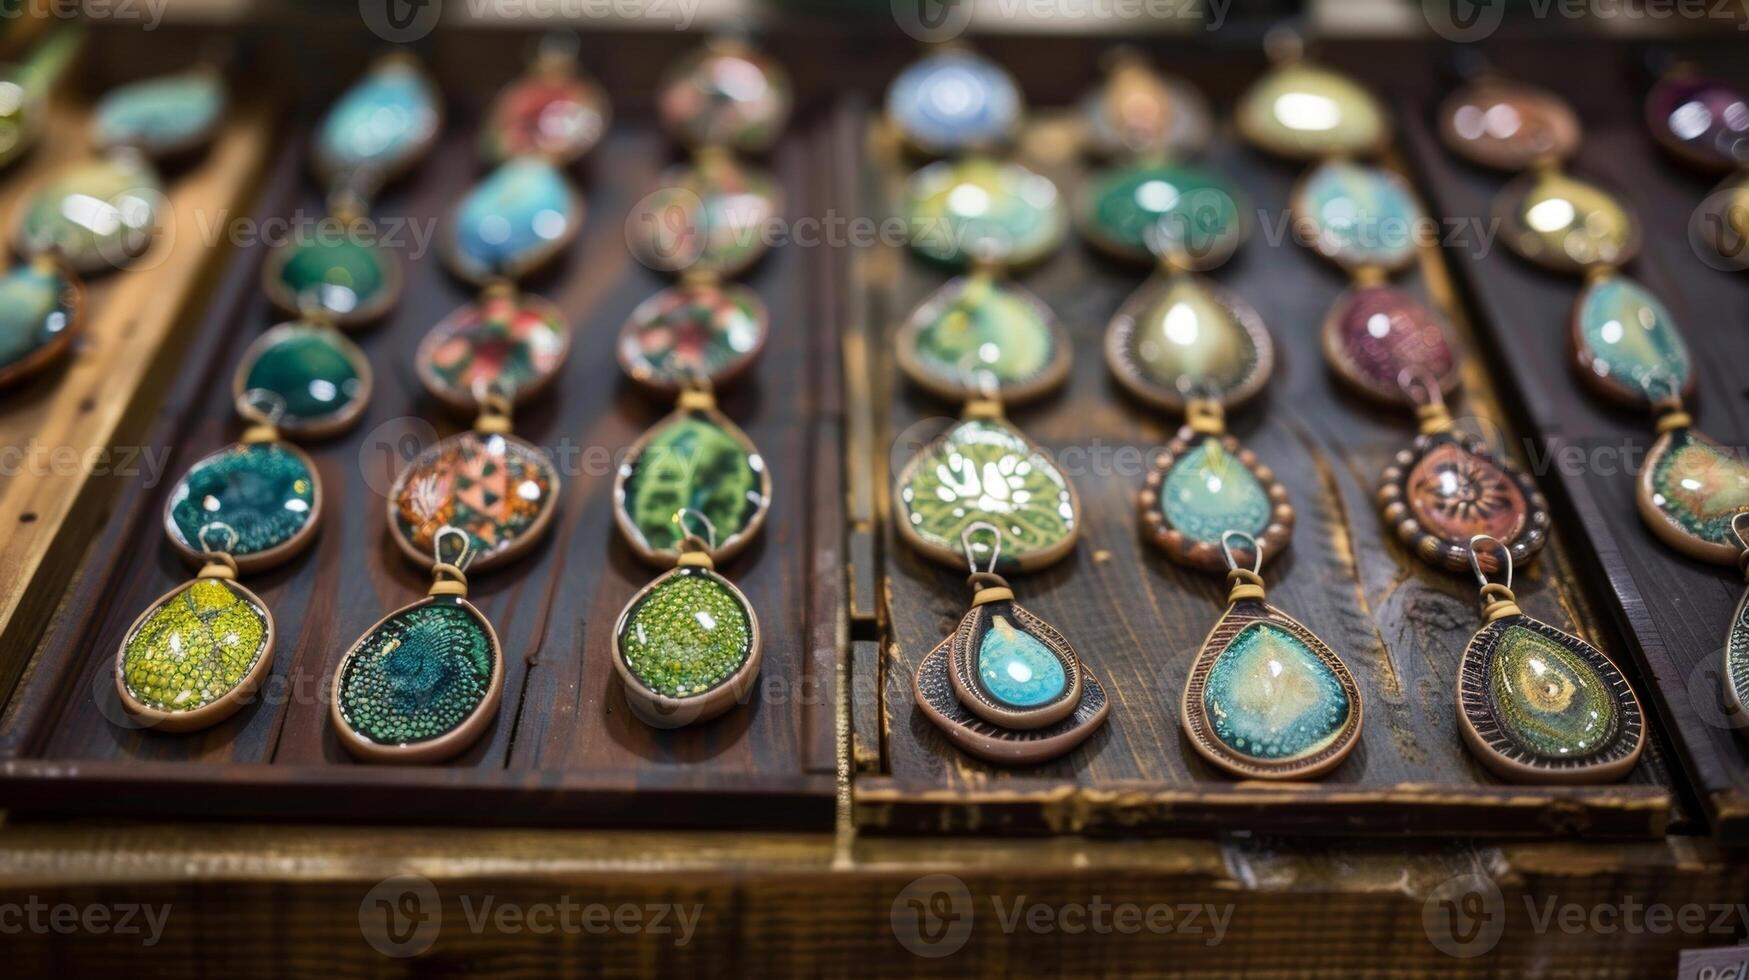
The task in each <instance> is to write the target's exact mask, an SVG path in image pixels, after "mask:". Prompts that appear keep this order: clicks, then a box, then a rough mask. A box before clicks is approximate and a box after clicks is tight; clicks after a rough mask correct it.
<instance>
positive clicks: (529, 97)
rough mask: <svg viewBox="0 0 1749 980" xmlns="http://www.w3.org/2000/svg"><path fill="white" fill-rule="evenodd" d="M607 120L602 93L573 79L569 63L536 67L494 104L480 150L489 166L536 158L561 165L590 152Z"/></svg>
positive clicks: (589, 81)
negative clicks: (490, 163) (560, 65)
mask: <svg viewBox="0 0 1749 980" xmlns="http://www.w3.org/2000/svg"><path fill="white" fill-rule="evenodd" d="M611 118H612V110H611V109H610V108H609V107H608V102H607V93H605V92H603V91H602V90H601V86H600V85H597V84H596V83H595V81H594V80H593V79H588V78H583V77H581V76H580V75H578V74H576V72H575V70H574V66H572V65H571V64H570V63H569V61H568V59H567V60H566V63H565V64H564V66H563V67H562V68H555V69H554V70H550V71H549V70H544V69H543V68H542V67H541V65H540V64H538V63H537V64H536V66H535V70H534V71H532V72H530V73H529V74H528V75H527V76H526V77H524V78H521V79H518V80H517V81H514V82H511V83H510V85H508V86H507V87H505V89H504V90H503V91H502V92H500V93H498V97H497V98H496V99H494V100H493V102H492V108H491V109H490V110H489V111H488V112H487V114H486V121H485V123H484V124H483V125H482V126H481V127H480V150H481V153H482V154H483V155H484V156H485V158H486V159H487V160H490V161H492V162H494V163H503V162H504V161H506V160H509V159H511V158H513V157H521V156H537V157H541V158H543V159H546V160H549V161H551V162H553V163H556V164H559V165H561V166H562V165H565V164H570V163H574V162H576V161H577V160H579V159H581V158H582V157H583V155H584V154H586V153H588V152H589V151H590V150H592V149H594V148H595V145H596V144H597V143H600V142H601V138H602V137H603V136H606V135H607V127H608V122H609V120H610V119H611Z"/></svg>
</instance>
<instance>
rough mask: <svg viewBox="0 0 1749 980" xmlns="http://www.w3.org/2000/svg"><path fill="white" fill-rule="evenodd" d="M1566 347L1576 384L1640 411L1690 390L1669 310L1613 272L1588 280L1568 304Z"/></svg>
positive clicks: (1690, 369)
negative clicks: (1569, 317)
mask: <svg viewBox="0 0 1749 980" xmlns="http://www.w3.org/2000/svg"><path fill="white" fill-rule="evenodd" d="M1571 343H1572V352H1573V367H1574V368H1575V369H1576V370H1577V371H1578V372H1579V378H1580V380H1582V381H1584V382H1585V383H1586V384H1587V385H1588V386H1589V387H1591V388H1592V390H1594V391H1596V392H1597V393H1598V394H1601V395H1603V396H1604V397H1605V398H1608V399H1610V400H1611V401H1614V402H1617V403H1620V404H1625V405H1632V406H1637V407H1641V408H1645V407H1650V406H1652V405H1654V404H1656V403H1658V402H1662V401H1665V400H1667V399H1669V398H1671V397H1672V396H1686V395H1687V394H1689V393H1690V392H1692V391H1693V389H1694V365H1693V362H1692V359H1691V358H1690V357H1689V353H1688V344H1687V342H1686V341H1684V340H1683V339H1682V331H1681V330H1680V329H1678V328H1677V326H1676V321H1675V319H1674V318H1673V317H1671V315H1670V310H1669V309H1668V308H1666V307H1665V306H1664V304H1663V303H1661V302H1659V300H1658V297H1656V296H1653V295H1652V293H1651V291H1650V290H1648V289H1646V287H1644V286H1642V285H1640V284H1639V283H1637V282H1635V281H1633V280H1632V279H1629V278H1627V277H1626V276H1623V275H1619V274H1612V275H1609V276H1607V277H1604V278H1599V279H1595V280H1593V281H1592V282H1591V283H1590V284H1588V285H1587V286H1586V287H1585V291H1584V292H1583V293H1580V294H1579V300H1578V302H1577V303H1575V304H1574V307H1573V317H1572V331H1571Z"/></svg>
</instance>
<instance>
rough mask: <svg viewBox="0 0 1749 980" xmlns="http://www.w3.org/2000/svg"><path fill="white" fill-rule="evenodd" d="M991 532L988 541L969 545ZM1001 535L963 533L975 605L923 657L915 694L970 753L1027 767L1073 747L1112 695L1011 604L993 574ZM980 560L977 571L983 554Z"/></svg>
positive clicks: (1058, 640) (1038, 622)
mask: <svg viewBox="0 0 1749 980" xmlns="http://www.w3.org/2000/svg"><path fill="white" fill-rule="evenodd" d="M976 532H985V533H987V534H988V535H989V537H990V538H991V542H992V543H991V544H989V545H988V546H985V547H979V546H977V545H974V544H973V542H972V536H973V534H974V533H976ZM1002 542H1003V535H1002V532H1001V530H1000V529H998V528H997V527H996V526H995V525H993V524H988V523H984V522H977V523H974V524H971V525H969V526H967V527H966V529H965V530H964V532H963V533H962V535H961V550H962V553H964V554H965V555H967V556H969V557H968V564H969V565H970V566H971V568H972V575H971V578H970V579H969V580H968V581H969V584H970V585H971V586H972V588H973V589H974V590H975V594H974V596H973V598H972V606H971V608H970V609H968V610H967V611H966V614H965V616H964V617H962V618H961V619H960V623H959V627H958V628H957V629H955V630H954V632H953V633H952V634H951V635H949V636H948V637H947V638H946V639H944V640H942V642H941V643H940V644H938V645H937V646H936V647H935V649H933V650H931V651H930V652H929V654H928V655H927V656H925V657H924V659H923V663H922V664H921V665H920V666H919V667H918V669H917V672H916V674H914V675H913V676H912V695H913V697H914V698H915V699H916V702H917V706H918V707H919V708H920V709H921V710H922V711H923V714H924V716H925V717H927V718H928V719H929V720H930V721H932V722H934V723H935V724H936V725H937V726H938V727H939V728H941V730H942V731H943V732H944V733H946V735H947V737H948V739H949V740H950V741H952V742H953V743H954V744H955V745H957V746H959V747H960V749H962V750H963V751H965V752H968V753H970V754H972V755H975V756H977V757H979V758H981V759H986V760H988V761H990V762H997V763H1002V764H1005V765H1029V764H1033V763H1039V762H1045V761H1047V760H1050V759H1054V758H1056V757H1057V756H1059V755H1062V754H1063V753H1065V752H1067V751H1069V750H1070V749H1073V748H1074V747H1076V746H1077V745H1079V744H1081V743H1082V742H1083V741H1085V740H1086V739H1087V737H1088V736H1089V735H1092V734H1093V733H1094V732H1095V731H1096V730H1098V728H1099V726H1100V725H1101V724H1103V723H1104V722H1105V718H1106V715H1107V714H1109V713H1110V711H1111V703H1110V701H1109V700H1108V699H1107V698H1106V694H1105V689H1104V687H1102V686H1101V685H1100V683H1099V680H1098V679H1097V678H1095V677H1094V676H1093V675H1092V673H1090V672H1089V671H1088V670H1087V668H1086V667H1085V666H1084V665H1083V664H1082V663H1081V659H1080V657H1078V656H1077V655H1076V653H1075V648H1074V647H1072V646H1070V645H1069V641H1068V640H1067V639H1066V638H1065V637H1064V636H1063V635H1062V634H1061V633H1059V632H1058V631H1057V630H1056V629H1055V628H1054V627H1052V626H1051V625H1050V624H1049V623H1047V622H1045V621H1044V620H1043V619H1040V618H1039V617H1038V616H1036V615H1034V614H1032V613H1031V612H1029V611H1028V610H1026V609H1025V608H1023V607H1022V606H1021V605H1020V604H1019V603H1017V602H1015V601H1014V592H1013V590H1012V589H1010V588H1009V586H1008V582H1007V581H1006V580H1005V579H1003V578H1002V576H1000V575H997V574H996V573H995V568H996V566H997V564H998V563H999V561H1000V559H1001V553H1002ZM979 555H987V556H988V557H987V558H984V559H983V565H984V568H983V570H981V571H980V570H979V568H978V565H979V559H978V557H976V556H979Z"/></svg>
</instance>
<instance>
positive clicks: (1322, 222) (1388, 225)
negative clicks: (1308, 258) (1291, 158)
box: [1293, 160, 1427, 272]
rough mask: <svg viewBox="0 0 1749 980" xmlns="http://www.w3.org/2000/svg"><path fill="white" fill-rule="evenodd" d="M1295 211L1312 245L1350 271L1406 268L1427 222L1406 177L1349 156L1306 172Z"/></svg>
mask: <svg viewBox="0 0 1749 980" xmlns="http://www.w3.org/2000/svg"><path fill="white" fill-rule="evenodd" d="M1293 210H1294V214H1295V216H1296V217H1297V218H1298V220H1300V221H1301V222H1304V223H1305V225H1306V227H1307V229H1308V231H1309V232H1310V235H1311V242H1310V244H1311V246H1312V247H1313V249H1315V250H1316V251H1317V252H1318V254H1319V255H1322V256H1324V257H1325V258H1327V259H1329V260H1330V261H1332V262H1334V263H1336V264H1337V265H1339V266H1341V267H1343V268H1344V269H1348V270H1350V271H1353V270H1357V269H1369V268H1370V269H1379V270H1382V271H1385V272H1394V271H1396V270H1399V269H1403V268H1407V267H1408V266H1409V265H1411V264H1412V263H1414V261H1415V252H1416V247H1417V241H1418V238H1419V236H1420V235H1421V234H1422V233H1423V232H1424V231H1425V226H1426V224H1427V214H1426V212H1424V211H1422V210H1421V205H1420V203H1419V202H1417V201H1416V200H1415V192H1414V191H1412V190H1410V189H1409V185H1408V183H1407V182H1405V181H1404V180H1403V178H1401V177H1399V176H1397V175H1396V174H1394V173H1392V172H1390V171H1389V170H1385V169H1384V168H1382V167H1375V166H1370V165H1367V164H1361V163H1354V162H1352V161H1348V160H1331V161H1329V162H1327V163H1323V164H1320V165H1319V166H1318V167H1317V168H1315V169H1314V170H1313V171H1312V172H1311V173H1309V174H1307V175H1306V176H1305V177H1304V178H1303V179H1302V180H1301V181H1300V185H1299V188H1298V189H1297V190H1296V191H1295V192H1294V197H1293Z"/></svg>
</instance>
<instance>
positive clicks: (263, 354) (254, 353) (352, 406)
mask: <svg viewBox="0 0 1749 980" xmlns="http://www.w3.org/2000/svg"><path fill="white" fill-rule="evenodd" d="M231 391H232V395H233V397H235V398H236V399H237V401H238V402H239V403H241V402H243V401H244V400H245V399H246V398H247V396H248V393H249V392H251V391H267V392H271V393H272V394H273V397H274V400H275V401H274V404H275V405H277V406H279V407H280V409H281V411H280V414H279V415H277V416H276V417H275V419H274V426H275V427H276V428H278V429H279V430H280V431H281V432H284V433H286V434H287V435H293V436H302V437H304V438H319V437H321V436H327V435H333V434H334V433H336V432H339V431H341V430H342V429H345V428H346V427H347V426H349V425H351V424H352V423H354V422H356V421H357V420H358V417H359V415H360V414H362V413H363V412H364V407H365V405H367V404H368V403H369V402H370V391H371V370H370V361H369V360H367V359H366V358H365V356H364V352H363V351H361V350H359V349H358V345H357V344H355V343H353V342H352V341H350V340H348V339H346V337H345V336H343V335H342V334H341V333H340V332H339V331H337V330H335V329H334V328H332V327H328V326H324V325H322V324H317V323H303V322H294V323H282V324H280V325H278V326H276V327H274V328H273V329H271V330H269V331H267V332H266V333H264V334H262V335H261V336H260V337H258V338H256V340H255V342H254V343H252V344H250V345H249V349H248V350H246V351H244V352H243V357H242V360H241V361H239V362H238V364H237V373H236V374H235V375H233V376H232V380H231Z"/></svg>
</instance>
